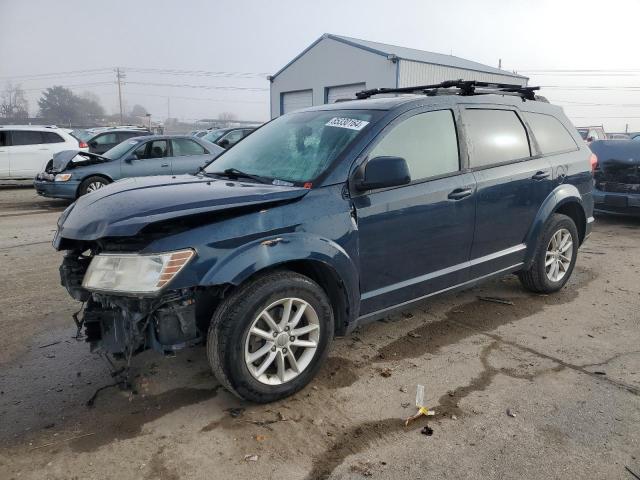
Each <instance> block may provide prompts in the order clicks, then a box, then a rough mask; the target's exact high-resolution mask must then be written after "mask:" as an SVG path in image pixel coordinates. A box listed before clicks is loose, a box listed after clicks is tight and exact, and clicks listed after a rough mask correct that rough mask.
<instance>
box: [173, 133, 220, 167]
mask: <svg viewBox="0 0 640 480" xmlns="http://www.w3.org/2000/svg"><path fill="white" fill-rule="evenodd" d="M171 148H172V150H173V156H172V157H171V173H173V174H174V175H179V174H183V173H196V172H197V171H198V169H199V168H200V167H202V166H203V165H204V164H205V163H207V162H208V161H209V160H211V158H212V155H209V153H208V152H207V151H206V150H205V149H204V147H203V146H202V145H200V144H199V143H198V142H196V141H195V140H191V139H189V138H174V139H172V140H171Z"/></svg>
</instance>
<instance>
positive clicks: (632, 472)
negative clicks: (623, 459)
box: [624, 465, 640, 480]
mask: <svg viewBox="0 0 640 480" xmlns="http://www.w3.org/2000/svg"><path fill="white" fill-rule="evenodd" d="M624 468H625V470H626V471H627V472H629V473H630V474H631V475H633V476H634V477H635V478H636V479H637V480H640V475H638V474H637V473H635V472H634V471H633V470H631V469H630V468H629V467H627V466H626V465H625V466H624Z"/></svg>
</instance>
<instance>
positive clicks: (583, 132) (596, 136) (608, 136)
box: [577, 125, 640, 143]
mask: <svg viewBox="0 0 640 480" xmlns="http://www.w3.org/2000/svg"><path fill="white" fill-rule="evenodd" d="M577 128H578V133H579V134H580V136H581V137H582V139H583V140H584V141H585V142H587V143H591V142H595V141H596V140H633V141H636V142H639V141H640V132H626V133H614V132H609V133H608V132H605V131H604V127H603V126H602V125H598V126H593V127H577Z"/></svg>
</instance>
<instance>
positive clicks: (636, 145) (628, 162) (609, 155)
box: [589, 140, 640, 173]
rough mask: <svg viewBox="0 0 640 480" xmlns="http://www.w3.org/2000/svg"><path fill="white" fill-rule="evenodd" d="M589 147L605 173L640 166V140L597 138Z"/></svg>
mask: <svg viewBox="0 0 640 480" xmlns="http://www.w3.org/2000/svg"><path fill="white" fill-rule="evenodd" d="M589 147H590V148H591V151H592V152H593V153H595V154H596V156H597V157H598V167H599V168H600V169H601V170H602V171H604V172H605V173H609V172H611V171H615V170H619V169H626V168H629V167H638V166H640V142H638V141H634V140H598V141H595V142H592V143H591V144H590V145H589Z"/></svg>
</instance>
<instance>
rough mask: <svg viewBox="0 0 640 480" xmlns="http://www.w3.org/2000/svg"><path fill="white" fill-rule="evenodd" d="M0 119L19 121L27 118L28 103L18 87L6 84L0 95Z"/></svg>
mask: <svg viewBox="0 0 640 480" xmlns="http://www.w3.org/2000/svg"><path fill="white" fill-rule="evenodd" d="M0 117H3V118H8V119H20V118H27V117H29V103H28V102H27V99H26V98H25V96H24V90H23V89H22V88H21V87H20V85H13V84H11V83H7V85H6V86H5V89H4V91H3V92H2V95H0Z"/></svg>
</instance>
